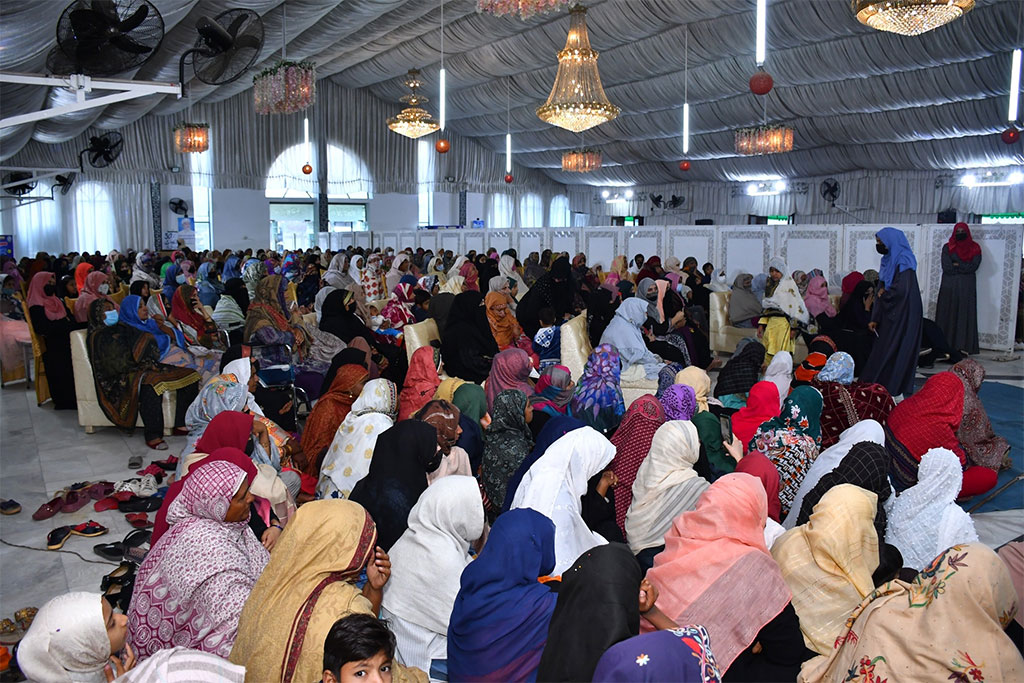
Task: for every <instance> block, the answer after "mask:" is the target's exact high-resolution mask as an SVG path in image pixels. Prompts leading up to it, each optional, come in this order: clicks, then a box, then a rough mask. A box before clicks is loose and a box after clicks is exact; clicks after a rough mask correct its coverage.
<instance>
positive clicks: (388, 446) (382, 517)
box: [349, 420, 443, 551]
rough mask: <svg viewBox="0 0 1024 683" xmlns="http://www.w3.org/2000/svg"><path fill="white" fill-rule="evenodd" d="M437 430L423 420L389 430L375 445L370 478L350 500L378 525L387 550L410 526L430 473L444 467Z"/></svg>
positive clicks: (380, 543) (378, 438)
mask: <svg viewBox="0 0 1024 683" xmlns="http://www.w3.org/2000/svg"><path fill="white" fill-rule="evenodd" d="M442 457H443V455H442V454H441V452H440V450H439V448H438V445H437V430H436V429H435V428H434V426H433V425H430V424H427V423H426V422H421V421H420V420H404V421H402V422H398V423H396V424H395V426H394V427H392V428H391V429H389V430H387V431H386V432H384V433H383V434H381V435H380V436H379V437H377V443H376V444H375V445H374V449H373V457H372V458H371V459H370V468H369V469H368V470H367V473H366V476H365V477H363V478H362V479H360V480H359V482H358V483H357V484H356V485H355V487H353V489H352V494H351V495H350V496H349V499H350V500H352V501H355V502H356V503H359V504H360V505H362V506H363V507H364V508H366V511H367V512H368V513H369V514H370V515H371V516H372V517H373V519H374V520H375V521H376V523H377V536H378V538H377V543H378V544H379V545H380V547H381V548H383V549H384V550H385V551H388V550H390V549H391V546H393V545H394V544H395V541H397V540H398V539H399V537H400V536H401V535H402V534H403V533H405V530H406V529H407V528H408V527H409V511H410V510H412V507H413V505H415V504H416V501H417V500H418V499H419V497H420V495H421V494H422V493H423V492H424V491H425V490H426V489H427V474H428V473H429V472H433V471H434V470H436V469H437V468H438V467H440V466H441V459H442Z"/></svg>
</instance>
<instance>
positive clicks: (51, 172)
mask: <svg viewBox="0 0 1024 683" xmlns="http://www.w3.org/2000/svg"><path fill="white" fill-rule="evenodd" d="M11 171H14V172H19V171H20V172H22V173H31V174H32V177H31V178H26V179H25V180H18V181H16V182H13V183H7V184H6V185H0V192H3V191H4V190H6V189H7V188H9V187H15V186H17V185H24V184H25V183H34V182H37V181H40V180H46V179H47V178H54V177H56V176H58V175H61V174H63V173H78V169H77V168H31V167H25V166H0V176H2V175H3V174H5V173H8V172H11Z"/></svg>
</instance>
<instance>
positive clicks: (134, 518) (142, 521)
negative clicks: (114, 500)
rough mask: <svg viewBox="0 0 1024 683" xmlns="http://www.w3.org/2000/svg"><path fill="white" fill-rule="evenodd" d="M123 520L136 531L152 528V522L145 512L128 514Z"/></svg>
mask: <svg viewBox="0 0 1024 683" xmlns="http://www.w3.org/2000/svg"><path fill="white" fill-rule="evenodd" d="M124 519H125V521H126V522H128V523H129V524H131V525H132V526H133V527H135V528H136V529H152V528H153V522H151V521H149V515H148V514H147V513H145V512H129V513H128V514H127V515H125V516H124Z"/></svg>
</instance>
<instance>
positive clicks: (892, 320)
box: [861, 228, 923, 396]
mask: <svg viewBox="0 0 1024 683" xmlns="http://www.w3.org/2000/svg"><path fill="white" fill-rule="evenodd" d="M875 243H876V244H875V249H876V250H877V251H878V253H879V254H882V264H881V267H880V272H879V279H878V287H879V289H878V290H877V293H876V297H875V304H874V307H873V308H872V310H871V322H870V323H868V329H869V330H871V331H872V332H874V333H875V334H876V335H877V336H878V338H877V339H876V340H875V344H874V346H873V347H872V349H871V355H870V356H869V357H868V360H867V363H865V366H864V371H863V372H862V373H861V381H862V382H872V383H877V384H881V385H883V386H884V387H885V388H886V389H888V390H889V393H890V394H891V395H892V396H896V395H897V394H906V395H908V396H909V395H910V394H912V393H913V392H914V373H915V372H916V371H917V356H918V353H919V352H920V350H921V326H922V322H921V320H922V317H923V310H922V306H921V289H920V287H918V283H917V258H916V257H915V256H914V252H913V250H911V248H910V243H909V242H907V236H906V235H904V234H903V231H902V230H897V229H896V228H882V229H881V230H879V231H878V233H877V234H876V235H875Z"/></svg>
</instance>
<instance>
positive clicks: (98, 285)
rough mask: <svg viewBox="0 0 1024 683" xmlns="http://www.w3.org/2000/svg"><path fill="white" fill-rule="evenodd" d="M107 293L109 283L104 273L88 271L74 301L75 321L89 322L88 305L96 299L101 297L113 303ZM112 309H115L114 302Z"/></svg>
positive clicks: (108, 291)
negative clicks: (83, 284)
mask: <svg viewBox="0 0 1024 683" xmlns="http://www.w3.org/2000/svg"><path fill="white" fill-rule="evenodd" d="M109 294H110V283H109V281H108V278H107V276H106V274H104V273H101V272H99V271H93V272H91V273H89V274H88V275H87V276H86V277H85V286H84V287H82V291H81V292H80V293H79V295H78V299H77V300H76V301H75V321H76V322H80V323H84V322H89V307H90V306H91V305H92V302H93V301H96V300H97V299H103V300H104V301H109V302H110V303H111V304H113V303H114V300H113V299H111V298H110V296H109ZM114 310H115V311H116V310H117V305H116V304H115V305H114Z"/></svg>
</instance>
